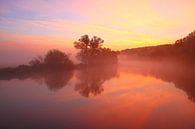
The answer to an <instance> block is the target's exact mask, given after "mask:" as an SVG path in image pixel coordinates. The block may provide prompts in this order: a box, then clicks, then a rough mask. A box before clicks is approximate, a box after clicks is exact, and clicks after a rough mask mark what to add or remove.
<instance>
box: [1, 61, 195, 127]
mask: <svg viewBox="0 0 195 129" xmlns="http://www.w3.org/2000/svg"><path fill="white" fill-rule="evenodd" d="M194 75H195V70H194V69H193V68H192V67H187V66H182V65H179V64H175V63H166V64H164V63H158V62H137V61H131V62H120V64H119V66H118V67H117V66H112V67H104V68H88V69H83V70H75V71H58V72H48V73H37V74H36V73H35V74H31V75H21V76H19V77H3V78H0V80H1V81H0V128H1V129H12V128H13V129H48V128H57V129H157V128H158V129H195V99H194V98H195V76H194Z"/></svg>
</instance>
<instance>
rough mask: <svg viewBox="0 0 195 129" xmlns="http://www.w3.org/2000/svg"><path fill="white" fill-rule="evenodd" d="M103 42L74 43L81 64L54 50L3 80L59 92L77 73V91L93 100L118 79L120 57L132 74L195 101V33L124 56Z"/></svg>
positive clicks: (7, 71) (0, 75)
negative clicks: (26, 81)
mask: <svg viewBox="0 0 195 129" xmlns="http://www.w3.org/2000/svg"><path fill="white" fill-rule="evenodd" d="M103 42H104V41H103V40H102V39H101V38H99V37H96V36H94V37H92V38H91V39H90V38H89V36H88V35H83V36H81V38H80V39H78V41H76V42H74V47H75V48H76V49H78V50H80V51H79V52H78V53H77V55H76V57H77V59H78V60H79V61H80V63H77V64H75V63H74V62H73V61H72V60H71V59H70V58H69V56H68V55H67V54H66V53H64V52H62V51H59V50H56V49H53V50H49V51H48V52H47V53H46V55H45V56H44V57H42V56H39V57H36V58H34V59H32V60H31V61H30V62H29V64H28V65H19V66H17V67H8V68H2V69H0V80H11V79H20V80H24V79H28V78H30V79H33V80H35V81H36V80H37V81H38V80H40V79H43V80H44V83H45V84H46V86H47V87H48V89H49V90H51V91H56V90H58V89H61V88H62V87H64V86H66V85H67V84H68V83H69V81H70V79H71V78H72V77H73V75H74V70H75V71H77V72H76V73H77V74H76V78H77V79H78V80H77V82H76V84H75V90H76V91H78V92H79V93H80V94H81V95H82V96H84V97H89V96H90V95H91V94H92V95H94V96H96V95H98V94H101V93H102V92H103V91H104V88H103V84H104V82H105V81H107V80H109V79H111V78H114V77H117V76H118V72H117V67H118V56H119V55H120V56H125V59H124V60H126V61H130V62H131V61H132V62H131V63H130V64H127V67H128V68H132V70H133V69H134V70H137V71H132V72H138V73H140V74H143V75H151V76H154V77H156V78H160V79H162V80H164V81H167V82H172V83H174V84H175V86H176V87H178V88H180V89H182V90H184V91H185V92H186V93H187V94H188V97H189V99H190V100H192V101H195V95H194V74H195V71H194V70H195V69H194V68H195V67H194V64H195V59H194V58H193V57H194V55H195V32H193V33H191V34H189V36H187V37H185V38H183V39H181V40H178V41H176V43H175V44H172V45H160V46H155V47H143V48H135V49H126V50H123V51H121V52H116V51H113V50H111V49H109V48H103V47H102V45H103ZM171 50H174V51H173V52H172V51H171ZM188 50H189V51H188ZM157 52H159V53H157ZM171 52H172V53H171ZM169 55H170V56H169ZM176 55H178V56H176ZM134 59H136V60H137V61H139V62H140V63H141V64H138V63H135V64H134V63H133V62H134V61H135V62H136V60H134ZM164 59H166V60H164ZM122 60H123V59H122ZM133 60H134V61H133ZM175 60H177V61H175ZM144 61H146V62H149V63H150V65H148V64H145V63H146V62H144ZM178 61H179V62H184V64H185V65H183V63H181V65H179V64H177V63H176V62H178ZM120 63H121V62H120ZM170 63H171V64H170ZM174 63H176V65H177V67H175V66H174ZM156 64H157V65H156ZM186 64H187V67H186ZM151 66H153V67H151ZM156 67H157V68H156ZM186 85H187V86H186Z"/></svg>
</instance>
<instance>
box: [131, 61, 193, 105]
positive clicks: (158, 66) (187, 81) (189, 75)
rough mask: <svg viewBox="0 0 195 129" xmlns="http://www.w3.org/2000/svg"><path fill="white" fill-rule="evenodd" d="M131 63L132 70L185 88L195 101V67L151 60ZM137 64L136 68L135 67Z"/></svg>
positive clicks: (190, 97) (182, 88) (189, 96)
mask: <svg viewBox="0 0 195 129" xmlns="http://www.w3.org/2000/svg"><path fill="white" fill-rule="evenodd" d="M143 63H144V62H139V64H141V65H139V66H138V65H129V66H128V67H130V68H131V70H130V71H131V72H136V73H141V74H143V75H145V76H147V75H149V76H153V77H156V78H159V79H161V80H163V81H165V82H171V83H173V84H174V85H175V87H177V88H179V89H181V90H183V91H184V92H186V94H187V95H188V98H189V99H190V100H192V101H194V102H195V67H193V66H188V65H184V64H180V63H174V62H172V63H171V62H155V63H154V62H150V63H147V64H145V65H143ZM135 66H136V68H135Z"/></svg>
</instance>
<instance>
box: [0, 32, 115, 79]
mask: <svg viewBox="0 0 195 129" xmlns="http://www.w3.org/2000/svg"><path fill="white" fill-rule="evenodd" d="M103 42H104V40H102V39H101V38H99V37H97V36H93V37H92V38H91V39H90V38H89V36H88V35H83V36H81V37H80V38H79V39H78V41H76V42H74V47H75V48H76V49H78V50H80V51H79V52H78V53H77V55H76V58H77V59H78V60H79V61H80V63H78V64H75V63H74V62H73V61H72V60H71V59H70V58H69V56H68V55H67V54H66V53H65V52H62V51H60V50H57V49H52V50H49V51H48V52H47V53H46V55H45V56H44V57H42V56H38V57H35V58H34V59H32V60H31V61H30V62H29V64H27V65H24V64H23V65H19V66H17V67H7V68H1V69H0V76H3V75H6V74H20V73H24V72H40V71H42V72H43V71H45V70H46V71H55V70H73V69H80V68H86V67H92V66H96V67H97V66H103V65H104V66H105V65H113V64H117V62H118V57H117V55H118V52H116V51H113V50H111V49H110V48H103V47H102V45H103Z"/></svg>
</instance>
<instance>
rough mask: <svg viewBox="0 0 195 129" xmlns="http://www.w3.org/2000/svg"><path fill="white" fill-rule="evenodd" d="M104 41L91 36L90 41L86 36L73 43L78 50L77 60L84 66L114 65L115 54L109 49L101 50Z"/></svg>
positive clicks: (115, 60)
mask: <svg viewBox="0 0 195 129" xmlns="http://www.w3.org/2000/svg"><path fill="white" fill-rule="evenodd" d="M103 43H104V40H103V39H101V38H100V37H97V36H93V37H92V38H91V39H90V38H89V36H88V35H83V36H81V38H80V39H79V40H78V41H76V42H74V47H75V48H76V49H79V50H80V52H79V53H78V54H77V58H78V59H79V60H80V61H81V62H82V63H83V64H85V65H95V64H101V63H105V62H107V63H111V62H112V63H116V62H117V52H114V51H112V50H111V49H109V48H102V45H103Z"/></svg>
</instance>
